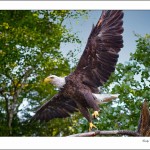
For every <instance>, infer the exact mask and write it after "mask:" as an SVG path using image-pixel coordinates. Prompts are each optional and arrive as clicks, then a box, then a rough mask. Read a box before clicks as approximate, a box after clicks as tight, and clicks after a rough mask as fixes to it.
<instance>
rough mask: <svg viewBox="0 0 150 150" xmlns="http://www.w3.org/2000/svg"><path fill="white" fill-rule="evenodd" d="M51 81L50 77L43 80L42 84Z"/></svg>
mask: <svg viewBox="0 0 150 150" xmlns="http://www.w3.org/2000/svg"><path fill="white" fill-rule="evenodd" d="M51 81H52V79H51V78H50V77H47V78H45V79H44V82H45V83H51Z"/></svg>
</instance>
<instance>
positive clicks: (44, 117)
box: [32, 94, 78, 121]
mask: <svg viewBox="0 0 150 150" xmlns="http://www.w3.org/2000/svg"><path fill="white" fill-rule="evenodd" d="M75 111H78V109H77V106H76V104H75V102H74V101H72V100H71V99H67V98H65V97H63V96H62V95H60V94H56V95H54V97H52V99H51V100H49V101H48V102H47V103H45V104H44V105H43V106H41V107H40V108H39V109H38V110H37V112H36V113H35V115H34V116H33V118H32V120H40V121H49V120H51V119H53V118H65V117H69V116H70V114H71V113H73V112H75Z"/></svg>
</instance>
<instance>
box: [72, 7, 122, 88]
mask: <svg viewBox="0 0 150 150" xmlns="http://www.w3.org/2000/svg"><path fill="white" fill-rule="evenodd" d="M123 15H124V14H123V12H122V11H120V10H108V11H102V15H101V17H100V19H99V21H98V22H97V24H96V26H95V27H93V29H92V31H91V34H90V36H89V38H88V41H87V45H86V47H85V50H84V52H83V54H82V56H81V58H80V60H79V63H78V65H77V68H76V70H75V72H74V73H75V75H77V76H78V77H81V79H84V83H85V84H86V83H87V85H88V84H90V85H92V84H91V83H93V85H92V86H93V87H98V86H101V85H103V84H104V83H105V82H106V81H107V80H108V78H109V76H110V75H111V73H112V72H114V70H115V65H116V63H117V61H118V57H119V54H118V52H119V51H120V49H121V48H122V47H123V37H122V35H121V34H122V33H123V31H124V29H123V20H122V19H123ZM92 86H91V88H92Z"/></svg>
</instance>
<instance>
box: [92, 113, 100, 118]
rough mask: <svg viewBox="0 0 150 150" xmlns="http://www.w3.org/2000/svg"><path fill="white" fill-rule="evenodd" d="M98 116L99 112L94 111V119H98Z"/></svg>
mask: <svg viewBox="0 0 150 150" xmlns="http://www.w3.org/2000/svg"><path fill="white" fill-rule="evenodd" d="M98 116H99V113H98V111H94V113H93V114H92V117H93V118H94V119H96V118H97V117H98Z"/></svg>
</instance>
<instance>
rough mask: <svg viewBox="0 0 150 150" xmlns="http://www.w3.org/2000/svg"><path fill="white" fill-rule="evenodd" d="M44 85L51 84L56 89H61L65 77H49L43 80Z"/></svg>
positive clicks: (64, 82)
mask: <svg viewBox="0 0 150 150" xmlns="http://www.w3.org/2000/svg"><path fill="white" fill-rule="evenodd" d="M44 82H45V83H51V84H53V85H54V86H56V87H58V88H62V87H63V86H64V85H65V84H66V81H65V77H58V76H56V75H50V76H48V77H47V78H45V79H44Z"/></svg>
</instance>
